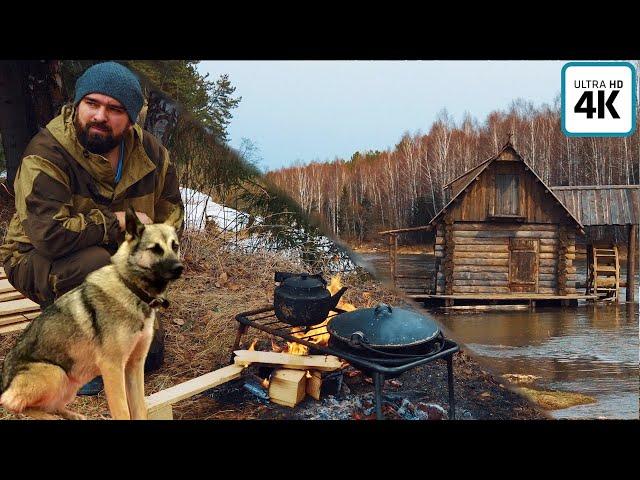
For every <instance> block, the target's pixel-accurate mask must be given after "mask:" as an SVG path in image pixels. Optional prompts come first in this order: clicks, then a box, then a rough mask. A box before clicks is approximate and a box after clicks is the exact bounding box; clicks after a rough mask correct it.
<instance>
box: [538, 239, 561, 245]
mask: <svg viewBox="0 0 640 480" xmlns="http://www.w3.org/2000/svg"><path fill="white" fill-rule="evenodd" d="M540 245H549V246H551V245H553V246H555V245H558V239H557V238H541V239H540Z"/></svg>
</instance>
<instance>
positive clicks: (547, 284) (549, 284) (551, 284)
mask: <svg viewBox="0 0 640 480" xmlns="http://www.w3.org/2000/svg"><path fill="white" fill-rule="evenodd" d="M557 286H558V281H557V280H538V287H544V288H556V287H557Z"/></svg>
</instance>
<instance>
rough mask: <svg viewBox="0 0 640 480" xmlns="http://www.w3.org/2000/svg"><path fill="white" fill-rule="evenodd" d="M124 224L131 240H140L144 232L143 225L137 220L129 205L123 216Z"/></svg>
mask: <svg viewBox="0 0 640 480" xmlns="http://www.w3.org/2000/svg"><path fill="white" fill-rule="evenodd" d="M124 223H125V226H126V230H127V233H128V234H129V235H131V236H132V237H133V238H140V237H141V236H142V233H143V232H144V224H143V223H142V222H141V221H140V219H138V215H136V211H135V210H134V209H133V207H132V206H131V205H129V207H127V211H126V213H125V216H124Z"/></svg>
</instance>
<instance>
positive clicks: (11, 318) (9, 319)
mask: <svg viewBox="0 0 640 480" xmlns="http://www.w3.org/2000/svg"><path fill="white" fill-rule="evenodd" d="M38 315H40V311H36V312H28V313H18V314H14V315H3V316H2V317H0V325H10V324H12V323H19V322H23V321H25V320H33V319H34V318H36V317H37V316H38Z"/></svg>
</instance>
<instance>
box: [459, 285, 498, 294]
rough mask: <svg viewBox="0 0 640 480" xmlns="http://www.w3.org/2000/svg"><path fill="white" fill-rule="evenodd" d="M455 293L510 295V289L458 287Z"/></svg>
mask: <svg viewBox="0 0 640 480" xmlns="http://www.w3.org/2000/svg"><path fill="white" fill-rule="evenodd" d="M453 290H454V293H510V292H511V290H509V287H479V286H474V287H462V286H458V285H456V286H455V287H454V289H453Z"/></svg>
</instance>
